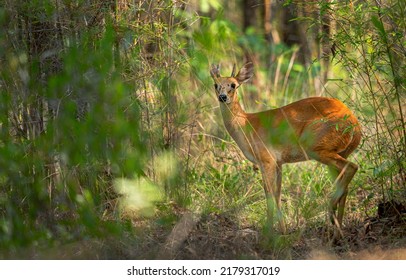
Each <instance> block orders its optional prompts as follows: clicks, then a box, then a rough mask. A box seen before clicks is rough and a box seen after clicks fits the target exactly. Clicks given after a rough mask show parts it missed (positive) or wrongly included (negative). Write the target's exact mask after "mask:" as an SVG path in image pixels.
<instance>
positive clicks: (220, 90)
mask: <svg viewBox="0 0 406 280" xmlns="http://www.w3.org/2000/svg"><path fill="white" fill-rule="evenodd" d="M253 72H254V67H253V64H252V62H248V63H246V64H245V65H244V66H243V67H242V68H241V69H240V71H238V74H237V75H236V74H235V64H234V66H233V71H232V72H231V76H230V77H220V65H218V64H217V65H212V66H211V69H210V75H211V77H212V78H213V80H214V89H215V90H216V94H217V97H218V100H219V101H220V102H221V103H226V104H230V103H232V102H234V101H237V99H236V98H237V94H236V91H237V88H238V87H239V86H241V85H242V84H243V83H245V82H246V81H248V80H249V79H250V78H251V77H252V75H253Z"/></svg>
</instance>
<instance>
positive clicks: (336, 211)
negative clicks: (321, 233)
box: [210, 62, 361, 233]
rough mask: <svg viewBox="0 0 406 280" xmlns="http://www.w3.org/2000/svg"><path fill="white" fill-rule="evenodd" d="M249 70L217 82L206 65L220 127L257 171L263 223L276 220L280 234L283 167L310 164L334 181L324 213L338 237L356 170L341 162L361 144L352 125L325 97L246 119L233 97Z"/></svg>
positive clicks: (346, 112) (338, 104)
mask: <svg viewBox="0 0 406 280" xmlns="http://www.w3.org/2000/svg"><path fill="white" fill-rule="evenodd" d="M253 70H254V68H253V64H252V63H251V62H248V63H246V64H245V65H244V66H243V67H242V68H241V69H240V71H239V72H238V73H237V74H235V64H234V66H233V70H232V73H231V76H230V77H221V76H220V67H219V65H217V66H216V65H212V67H211V69H210V75H211V77H212V78H213V80H214V87H215V92H216V94H217V98H218V101H219V102H220V110H221V114H222V117H223V122H224V126H225V127H226V129H227V131H228V133H229V134H230V136H231V137H232V138H233V139H234V141H235V142H236V143H237V145H238V147H239V148H240V149H241V151H242V153H243V154H244V156H245V157H246V158H247V159H248V160H249V161H251V162H253V163H254V164H255V165H257V166H258V167H259V169H260V171H261V174H262V180H263V188H264V191H265V197H266V201H267V217H268V221H269V222H270V223H271V225H272V222H273V219H275V218H276V221H278V222H279V226H280V230H281V231H282V232H285V230H286V228H285V224H284V222H283V217H282V213H281V185H282V166H283V164H285V163H294V162H301V161H307V160H316V161H318V162H321V163H323V164H325V165H327V166H328V168H329V170H330V172H331V173H332V174H333V176H334V177H335V181H334V184H335V185H336V191H335V193H334V194H333V195H332V197H331V200H330V205H329V212H330V218H331V220H332V222H333V224H335V225H336V226H337V228H338V229H339V230H340V233H341V229H340V228H341V225H342V220H343V215H344V207H345V201H346V197H347V193H348V184H349V183H350V181H351V180H352V178H353V177H354V175H355V173H356V172H357V170H358V166H357V165H356V164H355V163H353V162H350V161H348V160H347V157H348V156H349V155H350V154H351V153H352V152H353V151H354V150H355V149H356V148H357V146H358V145H359V143H360V141H361V129H360V126H359V123H358V120H357V119H356V117H355V116H354V114H353V113H352V112H351V111H350V109H348V108H347V107H346V106H345V105H344V104H343V103H342V102H341V101H339V100H337V99H334V98H327V97H310V98H305V99H302V100H299V101H296V102H293V103H291V104H289V105H286V106H283V107H280V108H276V109H271V110H267V111H262V112H257V113H246V112H245V111H244V110H243V108H242V107H241V105H240V103H239V100H238V97H237V93H236V92H237V89H238V88H239V87H240V86H241V85H242V84H243V83H245V82H247V81H248V80H249V79H250V78H251V77H252V76H253ZM275 211H276V216H275Z"/></svg>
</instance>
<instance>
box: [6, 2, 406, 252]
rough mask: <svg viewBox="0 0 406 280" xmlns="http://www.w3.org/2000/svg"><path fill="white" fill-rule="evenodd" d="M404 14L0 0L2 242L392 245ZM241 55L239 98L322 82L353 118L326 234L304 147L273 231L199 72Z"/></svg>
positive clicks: (322, 174) (82, 248)
mask: <svg viewBox="0 0 406 280" xmlns="http://www.w3.org/2000/svg"><path fill="white" fill-rule="evenodd" d="M405 15H406V3H405V2H404V1H401V0H381V1H378V0H376V1H372V0H360V1H351V0H338V1H333V0H328V1H299V0H290V1H277V0H263V1H261V0H238V1H223V0H189V1H188V0H185V1H181V0H179V1H177V0H172V1H169V0H161V1H150V0H133V1H130V0H110V1H98V0H33V1H23V0H17V1H8V0H1V5H0V77H1V78H0V249H1V250H0V257H1V258H51V259H52V258H91V259H100V258H102V259H106V258H107V259H130V258H131V259H151V258H152V259H154V258H171V259H173V258H177V259H232V258H250V259H251V258H283V259H304V258H317V257H320V258H331V257H333V258H362V257H365V254H366V253H365V252H371V251H372V252H375V253H376V252H377V250H378V251H379V252H391V253H390V254H389V258H406V253H405V248H406V240H405V236H406V234H405V233H406V224H405V223H406V222H405V212H406V209H405V205H406V188H405V182H406V169H405V165H406V160H405V152H406V137H405V136H406V129H405V127H406V125H405V118H404V116H405V113H406V107H405V86H406V82H405V77H406V67H405V57H406V49H405V48H406V42H405V30H406V21H405ZM246 61H252V62H253V63H254V65H255V75H254V78H253V79H252V81H251V82H250V83H249V84H248V85H246V86H245V87H243V88H241V89H240V101H241V103H242V104H243V106H244V107H245V109H246V110H247V111H248V112H256V111H260V110H265V109H269V108H276V107H280V106H283V105H286V104H288V103H290V102H293V101H296V100H299V99H301V98H305V97H309V96H330V97H335V98H338V99H340V100H342V101H343V102H344V103H345V104H346V105H347V106H348V107H349V108H351V110H353V111H354V112H355V114H356V116H357V117H358V119H359V121H360V123H361V125H362V133H363V140H362V143H361V145H360V146H359V148H358V150H357V151H356V152H355V153H354V154H353V155H352V157H351V158H352V160H353V161H354V162H356V163H357V164H358V165H359V167H360V169H359V171H358V173H357V174H356V176H355V178H354V180H353V181H352V183H351V185H350V193H349V198H348V202H347V208H346V215H345V220H344V228H343V230H344V236H345V237H344V238H343V240H341V241H340V242H339V243H336V242H333V241H332V240H331V238H330V234H329V228H330V227H331V226H330V225H329V221H328V215H327V211H326V210H327V205H328V201H329V196H330V195H331V193H332V191H333V187H332V183H333V182H331V180H330V178H329V176H328V172H327V170H326V168H324V167H323V166H321V165H320V164H317V163H315V162H306V163H300V164H292V165H289V166H288V167H287V168H285V170H284V174H283V212H284V216H285V219H286V221H287V225H288V233H287V234H285V235H278V236H276V237H274V238H272V242H269V238H267V233H266V227H265V221H266V215H265V213H266V212H265V200H264V195H263V190H262V187H261V178H260V174H259V172H258V171H257V168H256V167H255V166H253V165H252V164H251V163H250V162H248V161H247V160H246V159H245V158H244V156H243V155H242V154H241V152H240V151H239V149H238V147H237V146H236V144H235V143H234V142H233V141H232V139H231V138H230V136H229V135H228V134H227V133H226V131H225V129H224V126H223V123H222V118H221V115H220V112H219V108H218V101H217V100H216V96H215V93H214V90H213V84H212V81H211V79H210V75H209V67H210V65H211V64H212V63H220V64H221V67H222V68H221V69H222V74H223V75H224V76H227V75H229V74H230V73H231V68H232V65H233V63H236V64H237V68H238V67H241V66H242V65H243V63H245V62H246ZM393 250H395V251H393ZM320 252H322V253H320ZM373 256H374V257H380V256H381V255H379V256H377V255H373ZM385 256H388V254H386V255H385Z"/></svg>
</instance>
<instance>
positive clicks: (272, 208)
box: [260, 159, 286, 233]
mask: <svg viewBox="0 0 406 280" xmlns="http://www.w3.org/2000/svg"><path fill="white" fill-rule="evenodd" d="M260 168H261V173H262V180H263V184H264V190H265V197H266V203H267V214H268V222H269V225H270V226H271V228H273V222H274V221H275V220H276V221H277V222H278V223H279V227H280V231H281V232H282V233H285V231H286V228H285V223H284V221H283V216H282V212H281V185H282V165H280V164H278V163H277V162H276V161H275V160H273V159H272V160H269V161H266V162H262V163H261V164H260Z"/></svg>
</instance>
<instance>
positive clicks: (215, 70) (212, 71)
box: [210, 64, 220, 79]
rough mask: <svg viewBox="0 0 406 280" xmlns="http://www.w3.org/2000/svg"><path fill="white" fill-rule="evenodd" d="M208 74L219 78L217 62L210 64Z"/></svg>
mask: <svg viewBox="0 0 406 280" xmlns="http://www.w3.org/2000/svg"><path fill="white" fill-rule="evenodd" d="M210 75H211V77H212V78H213V79H217V78H220V65H219V64H217V65H214V64H212V65H211V68H210Z"/></svg>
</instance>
